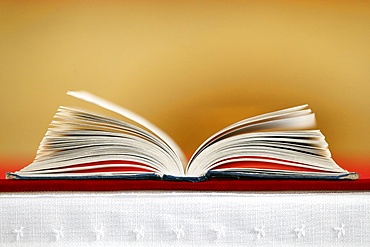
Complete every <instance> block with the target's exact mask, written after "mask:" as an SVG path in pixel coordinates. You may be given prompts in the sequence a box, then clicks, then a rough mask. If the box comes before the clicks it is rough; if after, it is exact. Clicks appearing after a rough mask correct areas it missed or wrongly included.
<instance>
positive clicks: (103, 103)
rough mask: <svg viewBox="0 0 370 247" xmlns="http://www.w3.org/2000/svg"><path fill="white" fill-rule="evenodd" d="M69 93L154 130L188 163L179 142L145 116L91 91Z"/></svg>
mask: <svg viewBox="0 0 370 247" xmlns="http://www.w3.org/2000/svg"><path fill="white" fill-rule="evenodd" d="M67 94H68V95H71V96H73V97H75V98H78V99H81V100H84V101H86V102H90V103H93V104H95V105H98V106H100V107H102V108H104V109H107V110H110V111H112V112H115V113H117V114H120V115H121V116H124V117H125V118H128V119H130V120H132V121H134V122H136V123H138V124H140V125H141V126H143V127H145V128H147V129H148V130H150V131H152V132H153V133H154V134H156V135H157V136H158V137H159V138H161V139H162V140H163V141H164V142H165V143H167V145H168V146H169V147H170V148H171V149H172V150H173V151H174V153H175V155H176V156H177V157H178V158H179V160H180V161H181V162H182V164H181V165H182V166H184V164H186V162H187V161H186V157H185V154H184V153H183V151H182V150H181V148H180V147H179V146H178V145H177V143H176V142H175V141H174V140H173V139H172V138H171V137H170V136H168V135H167V134H166V133H165V132H163V131H162V130H161V129H159V128H158V127H157V126H155V125H154V124H152V123H150V122H149V121H148V120H146V119H145V118H143V117H141V116H139V115H137V114H136V113H134V112H132V111H130V110H128V109H125V108H123V107H121V106H119V105H117V104H114V103H112V102H110V101H108V100H105V99H103V98H100V97H97V96H95V95H93V94H91V93H88V92H85V91H68V93H67Z"/></svg>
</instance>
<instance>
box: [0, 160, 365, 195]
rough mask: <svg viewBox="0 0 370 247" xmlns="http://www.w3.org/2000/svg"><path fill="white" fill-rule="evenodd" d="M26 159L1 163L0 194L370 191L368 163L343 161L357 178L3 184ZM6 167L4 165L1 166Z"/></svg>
mask: <svg viewBox="0 0 370 247" xmlns="http://www.w3.org/2000/svg"><path fill="white" fill-rule="evenodd" d="M336 161H337V162H338V160H336ZM29 162H30V161H28V160H25V159H18V160H16V159H7V160H5V159H2V162H1V164H0V169H1V170H0V173H1V179H0V191H2V192H18V191H19V192H21V191H23V192H29V191H118V190H193V191H197V190H201V191H202V190H203V191H295V190H299V191H312V190H314V191H315V190H316V191H317V190H320V191H322V190H328V191H351V190H354V191H363V190H370V162H369V159H364V158H343V159H340V162H338V164H339V165H340V166H341V167H343V168H344V169H347V170H349V171H355V172H357V173H358V174H359V175H360V179H358V180H356V181H350V180H259V179H258V180H257V179H245V180H227V179H212V180H209V181H205V182H198V183H193V182H175V181H156V180H115V179H98V180H6V179H4V178H5V173H6V172H7V171H16V170H19V169H20V168H22V167H24V166H25V165H27V164H28V163H29ZM4 164H6V165H4Z"/></svg>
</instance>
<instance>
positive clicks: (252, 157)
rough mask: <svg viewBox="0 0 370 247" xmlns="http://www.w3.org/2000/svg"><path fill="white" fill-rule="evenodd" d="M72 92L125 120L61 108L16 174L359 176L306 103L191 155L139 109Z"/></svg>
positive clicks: (234, 128) (238, 127) (226, 133)
mask: <svg viewBox="0 0 370 247" xmlns="http://www.w3.org/2000/svg"><path fill="white" fill-rule="evenodd" d="M68 94H69V95H71V96H73V97H76V98H79V99H81V100H84V101H87V102H90V103H93V104H96V105H98V106H100V107H102V108H105V109H107V110H110V111H113V112H115V113H118V114H120V115H122V117H123V118H122V119H123V120H118V119H114V118H111V117H107V116H102V115H99V114H95V113H92V112H88V111H85V110H79V109H75V108H69V107H63V106H61V107H59V109H58V111H57V113H56V114H55V116H54V119H53V121H52V122H51V124H50V128H49V129H48V131H47V133H46V134H45V137H44V138H43V140H42V142H41V144H40V146H39V149H38V151H37V154H36V158H35V160H34V161H33V162H32V163H31V164H30V165H28V166H26V167H24V168H23V169H21V170H20V171H17V172H14V173H7V178H12V179H14V178H15V179H64V178H72V179H86V178H88V179H91V178H117V179H119V178H122V179H164V180H180V181H183V180H185V181H186V180H187V181H202V180H206V179H207V178H209V177H228V178H236V179H240V178H244V177H245V178H287V179H292V178H310V179H311V178H318V179H357V178H358V175H357V174H356V173H350V172H348V171H346V170H344V169H342V168H341V167H339V166H338V165H337V164H336V163H335V162H334V160H333V159H332V158H331V154H330V152H329V149H328V144H327V142H326V141H325V137H324V136H323V135H322V133H321V132H320V131H319V130H312V127H314V126H315V116H314V114H313V113H312V111H311V110H310V109H309V108H308V106H307V105H302V106H297V107H293V108H288V109H284V110H280V111H275V112H271V113H266V114H262V115H259V116H255V117H251V118H247V119H244V120H242V121H239V122H237V123H235V124H232V125H230V126H228V127H226V128H224V129H222V130H220V131H219V132H217V133H215V134H214V135H212V136H211V137H209V138H208V139H207V140H206V141H204V142H203V143H202V144H201V145H200V146H199V147H198V149H197V150H196V151H195V152H194V154H193V155H192V157H191V158H190V160H189V161H187V160H186V158H185V155H184V153H183V152H182V151H181V149H180V148H179V146H178V145H177V144H176V143H175V142H174V141H173V140H172V139H171V138H170V137H169V136H168V135H167V134H166V133H164V132H163V131H162V130H160V129H159V128H157V127H156V126H154V125H153V124H151V123H150V122H148V121H147V120H146V119H144V118H142V117H140V116H138V115H137V114H135V113H133V112H131V111H129V110H127V109H124V108H122V107H120V106H118V105H116V104H113V103H111V102H109V101H107V100H104V99H102V98H99V97H97V96H95V95H92V94H90V93H87V92H83V91H78V92H68Z"/></svg>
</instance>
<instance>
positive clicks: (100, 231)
mask: <svg viewBox="0 0 370 247" xmlns="http://www.w3.org/2000/svg"><path fill="white" fill-rule="evenodd" d="M94 233H95V240H96V241H99V240H100V239H102V238H103V236H104V231H103V227H102V226H100V228H99V229H98V228H97V227H95V226H94Z"/></svg>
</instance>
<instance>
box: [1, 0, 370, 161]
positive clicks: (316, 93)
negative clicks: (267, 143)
mask: <svg viewBox="0 0 370 247" xmlns="http://www.w3.org/2000/svg"><path fill="white" fill-rule="evenodd" d="M56 2H57V3H54V1H50V2H48V1H39V2H34V1H30V2H26V1H14V2H13V1H2V2H0V83H1V88H0V89H1V90H0V96H1V97H0V100H1V102H0V112H1V121H0V130H1V135H0V138H1V143H0V144H1V146H0V155H1V156H6V157H18V158H19V157H25V158H26V159H32V158H33V157H34V154H35V152H36V150H37V147H38V144H39V142H40V141H41V139H42V137H43V135H44V133H45V131H46V129H47V127H48V124H49V122H50V121H51V119H52V117H53V115H54V113H55V111H56V109H57V107H58V106H59V105H69V106H74V105H80V104H79V102H78V101H76V100H74V99H71V98H70V97H68V96H66V95H65V93H66V91H67V90H82V89H83V90H87V91H90V92H92V93H94V94H97V95H99V96H102V97H104V98H107V99H109V100H111V101H113V102H115V103H118V104H120V105H122V106H124V107H126V108H129V109H131V110H133V111H135V112H137V113H139V114H141V115H142V116H144V117H146V118H147V119H148V120H150V121H152V122H153V123H155V124H156V125H157V126H159V127H160V128H162V129H163V130H164V131H166V132H167V133H169V134H170V136H172V137H173V138H174V139H175V140H176V141H177V142H178V144H179V145H180V146H181V147H182V148H183V149H184V150H185V151H186V152H188V153H191V152H193V151H194V150H195V149H196V147H197V146H198V145H199V144H200V143H201V142H202V141H203V140H204V139H205V138H207V137H208V136H209V135H211V134H212V133H214V132H215V131H217V130H219V129H220V128H222V127H225V125H228V124H230V123H233V122H234V121H237V120H240V119H242V118H245V117H249V116H252V115H255V114H260V113H264V112H267V111H272V110H278V109H281V108H285V107H290V106H294V105H299V104H304V103H308V104H309V105H310V106H311V108H312V109H313V110H314V111H315V112H316V114H317V119H318V123H319V128H320V129H321V130H322V132H323V133H324V134H325V135H326V137H327V140H328V142H329V144H330V148H331V151H332V152H333V153H334V155H340V156H343V155H362V156H363V155H368V153H369V151H370V145H369V144H370V135H369V123H370V107H369V106H370V4H369V1H363V2H361V1H353V2H352V1H339V2H338V1H329V2H327V1H325V2H324V1H313V2H310V1H307V2H302V1H266V2H265V1H234V2H233V1H230V2H229V1H174V2H172V1H138V2H136V1H110V2H109V3H105V1H101V2H100V1H92V2H90V1H77V2H76V1H71V2H69V1H59V2H58V1H56ZM82 105H83V104H82Z"/></svg>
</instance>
